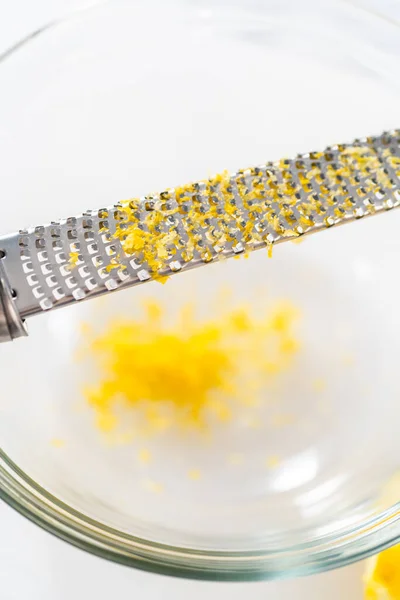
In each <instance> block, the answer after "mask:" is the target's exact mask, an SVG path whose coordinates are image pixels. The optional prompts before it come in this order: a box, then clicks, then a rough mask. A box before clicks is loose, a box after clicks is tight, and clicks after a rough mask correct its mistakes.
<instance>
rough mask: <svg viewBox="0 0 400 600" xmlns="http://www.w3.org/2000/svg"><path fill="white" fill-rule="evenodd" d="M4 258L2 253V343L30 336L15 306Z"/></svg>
mask: <svg viewBox="0 0 400 600" xmlns="http://www.w3.org/2000/svg"><path fill="white" fill-rule="evenodd" d="M3 258H4V253H1V251H0V343H1V342H11V341H13V340H15V339H17V338H19V337H24V336H26V335H28V332H27V329H26V326H25V322H24V320H23V319H22V318H21V316H20V314H19V312H18V310H17V308H16V306H15V302H14V294H13V290H12V289H11V287H10V284H9V282H8V279H7V276H6V272H5V270H4V267H3V264H2V259H3Z"/></svg>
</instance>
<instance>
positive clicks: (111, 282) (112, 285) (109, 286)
mask: <svg viewBox="0 0 400 600" xmlns="http://www.w3.org/2000/svg"><path fill="white" fill-rule="evenodd" d="M104 285H105V286H106V288H107V289H108V290H116V289H117V287H118V282H117V281H115V279H109V280H108V281H106V282H105V284H104Z"/></svg>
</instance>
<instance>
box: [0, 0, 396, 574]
mask: <svg viewBox="0 0 400 600" xmlns="http://www.w3.org/2000/svg"><path fill="white" fill-rule="evenodd" d="M92 8H94V6H93V5H91V6H90V7H88V8H85V9H81V10H79V11H76V12H82V10H85V11H86V10H90V9H92ZM364 10H366V11H367V12H370V14H371V15H372V16H374V17H375V18H376V17H382V18H386V19H388V16H387V15H383V14H379V11H377V10H374V11H372V10H369V9H368V8H366V7H364ZM73 14H75V13H73ZM71 16H72V15H71V14H70V15H68V16H67V17H63V18H61V19H57V20H54V21H51V22H49V23H47V24H45V25H44V26H43V27H40V28H39V29H37V30H35V31H33V32H31V33H30V34H29V35H27V36H26V37H24V38H23V39H21V40H20V41H19V42H17V43H16V44H14V45H13V46H12V47H10V48H8V49H6V50H5V51H4V52H3V53H0V66H1V63H2V62H3V61H5V60H7V59H8V58H10V57H11V56H12V55H14V54H15V53H16V52H18V51H19V50H20V49H21V48H23V47H25V46H26V45H27V44H28V43H29V42H31V41H32V40H34V39H35V38H36V37H38V36H41V35H42V34H43V33H45V32H46V31H47V30H49V29H52V28H54V27H56V26H58V25H59V24H61V23H63V22H65V21H66V20H68V19H69V18H71ZM390 21H391V23H392V24H393V25H396V26H397V27H399V26H400V23H398V22H396V20H392V19H390ZM0 499H1V500H3V501H4V502H6V503H7V504H8V505H9V506H11V507H12V508H13V509H15V510H16V511H18V512H19V513H20V514H21V515H23V516H24V517H26V518H28V519H29V520H30V521H32V522H33V523H35V524H36V525H38V526H39V527H41V528H42V529H44V530H46V531H48V532H49V533H51V534H53V535H54V536H56V537H58V538H60V539H62V540H64V541H66V542H68V543H69V544H71V545H73V546H75V547H77V548H80V549H81V550H84V551H86V552H89V553H90V554H94V555H96V556H99V557H101V558H104V559H107V560H111V561H113V562H115V563H119V564H123V565H126V566H129V567H134V568H138V569H142V570H145V571H149V572H153V573H159V574H164V575H171V576H176V577H184V578H191V579H199V580H214V581H257V580H273V579H283V578H289V577H298V576H304V575H311V574H315V573H319V572H324V571H328V570H331V569H336V568H339V567H343V566H346V565H349V564H351V563H353V562H357V561H359V560H363V559H365V558H367V557H369V556H371V555H373V554H375V553H378V552H381V551H383V550H385V549H386V548H389V547H390V546H393V545H394V544H396V543H399V542H400V502H397V503H396V504H395V505H394V506H392V507H390V508H389V509H387V510H385V511H383V512H382V513H380V514H379V515H377V516H376V517H374V518H372V519H369V520H368V521H365V522H363V523H362V524H360V525H359V526H358V527H352V528H347V529H345V530H342V531H341V533H340V534H339V535H330V536H324V537H322V538H320V539H316V540H314V541H312V542H309V543H304V544H300V545H293V546H290V547H287V548H281V549H280V550H279V551H273V552H270V551H268V549H265V550H262V551H250V552H249V551H246V552H240V551H239V552H238V551H235V552H229V551H203V550H193V549H189V548H179V547H174V546H170V545H165V544H158V543H156V542H151V541H148V540H145V539H141V538H137V537H134V536H131V535H128V534H125V533H123V532H120V531H118V530H115V529H112V528H110V527H108V526H106V525H104V524H102V523H99V522H97V521H95V520H93V519H91V518H89V517H87V516H86V515H84V514H82V513H80V512H79V511H76V510H74V509H73V508H71V507H69V506H68V505H66V504H64V503H63V502H62V501H61V500H59V499H58V498H56V497H55V496H52V495H51V494H50V493H48V492H47V491H46V490H45V489H44V488H42V487H41V486H40V485H38V484H37V483H36V482H35V481H33V480H32V479H31V478H30V477H29V476H28V475H27V474H26V473H24V472H23V471H22V470H21V469H20V468H19V467H18V466H17V465H16V464H15V463H14V462H13V461H12V460H11V459H10V458H9V457H8V456H7V455H6V454H5V452H4V451H3V450H2V449H1V448H0Z"/></svg>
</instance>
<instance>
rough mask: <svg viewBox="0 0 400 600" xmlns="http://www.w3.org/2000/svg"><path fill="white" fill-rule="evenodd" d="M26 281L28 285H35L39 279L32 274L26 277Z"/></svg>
mask: <svg viewBox="0 0 400 600" xmlns="http://www.w3.org/2000/svg"><path fill="white" fill-rule="evenodd" d="M26 280H27V282H28V283H29V285H37V284H38V283H39V279H38V278H37V275H34V274H33V275H28V277H27V278H26Z"/></svg>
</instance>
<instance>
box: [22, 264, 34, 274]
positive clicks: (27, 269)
mask: <svg viewBox="0 0 400 600" xmlns="http://www.w3.org/2000/svg"><path fill="white" fill-rule="evenodd" d="M22 270H23V271H24V273H32V271H33V265H32V263H31V262H25V263H22Z"/></svg>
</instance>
